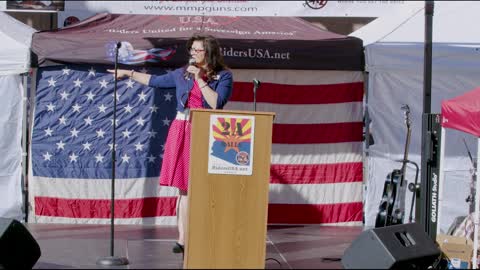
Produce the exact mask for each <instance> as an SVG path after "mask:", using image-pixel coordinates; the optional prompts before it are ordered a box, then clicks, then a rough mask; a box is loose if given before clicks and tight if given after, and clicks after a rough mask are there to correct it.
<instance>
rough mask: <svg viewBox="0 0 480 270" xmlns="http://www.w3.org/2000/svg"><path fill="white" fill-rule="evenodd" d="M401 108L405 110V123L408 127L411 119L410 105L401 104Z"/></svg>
mask: <svg viewBox="0 0 480 270" xmlns="http://www.w3.org/2000/svg"><path fill="white" fill-rule="evenodd" d="M402 110H404V111H405V124H406V125H407V128H410V125H411V124H412V121H411V120H410V107H409V106H408V104H403V105H402Z"/></svg>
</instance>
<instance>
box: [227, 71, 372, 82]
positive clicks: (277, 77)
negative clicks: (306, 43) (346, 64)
mask: <svg viewBox="0 0 480 270" xmlns="http://www.w3.org/2000/svg"><path fill="white" fill-rule="evenodd" d="M232 72H233V74H234V81H235V82H252V80H253V79H254V78H256V79H257V80H259V81H260V82H261V83H267V82H268V83H276V84H287V85H322V84H340V83H351V82H363V73H362V72H360V71H337V70H320V71H319V70H285V69H282V70H279V69H233V70H232Z"/></svg>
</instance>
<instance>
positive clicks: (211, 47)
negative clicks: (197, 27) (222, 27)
mask: <svg viewBox="0 0 480 270" xmlns="http://www.w3.org/2000/svg"><path fill="white" fill-rule="evenodd" d="M194 41H201V42H202V43H203V48H204V49H205V62H206V63H207V78H208V80H209V81H210V80H212V79H213V77H214V76H215V75H217V72H219V71H221V70H224V69H228V67H227V66H226V65H225V63H224V61H223V55H222V52H221V51H220V43H219V42H218V40H217V39H216V38H215V37H213V36H210V35H205V36H204V35H199V34H195V35H193V36H192V37H191V38H190V39H189V40H188V41H187V50H188V52H190V49H191V48H192V44H193V42H194Z"/></svg>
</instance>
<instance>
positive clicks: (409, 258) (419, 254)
mask: <svg viewBox="0 0 480 270" xmlns="http://www.w3.org/2000/svg"><path fill="white" fill-rule="evenodd" d="M440 254H441V251H440V249H439V248H438V246H437V244H436V243H435V242H434V241H433V240H432V239H431V238H430V237H429V236H428V235H427V233H426V232H425V231H424V229H423V227H422V226H421V225H419V224H416V223H409V224H400V225H392V226H387V227H381V228H375V229H371V230H367V231H364V232H362V233H361V234H360V236H359V237H358V238H357V239H355V240H354V241H353V242H352V244H351V245H350V247H348V248H347V249H346V250H345V253H344V254H343V257H342V265H343V267H344V268H345V269H427V267H428V266H430V265H432V264H433V263H434V262H435V260H436V259H438V258H439V257H440Z"/></svg>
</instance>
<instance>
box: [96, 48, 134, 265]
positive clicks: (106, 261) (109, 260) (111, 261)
mask: <svg viewBox="0 0 480 270" xmlns="http://www.w3.org/2000/svg"><path fill="white" fill-rule="evenodd" d="M121 46H122V43H120V42H118V43H117V45H116V46H115V76H114V85H113V136H112V137H113V142H112V143H113V146H112V196H111V201H110V256H108V257H103V258H99V259H98V260H97V265H101V266H117V265H127V264H128V263H129V262H128V259H127V258H125V257H115V256H114V231H115V227H114V219H115V166H116V162H115V161H116V149H115V131H116V129H117V123H116V120H117V119H116V118H117V81H118V79H117V72H118V49H120V47H121Z"/></svg>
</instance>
